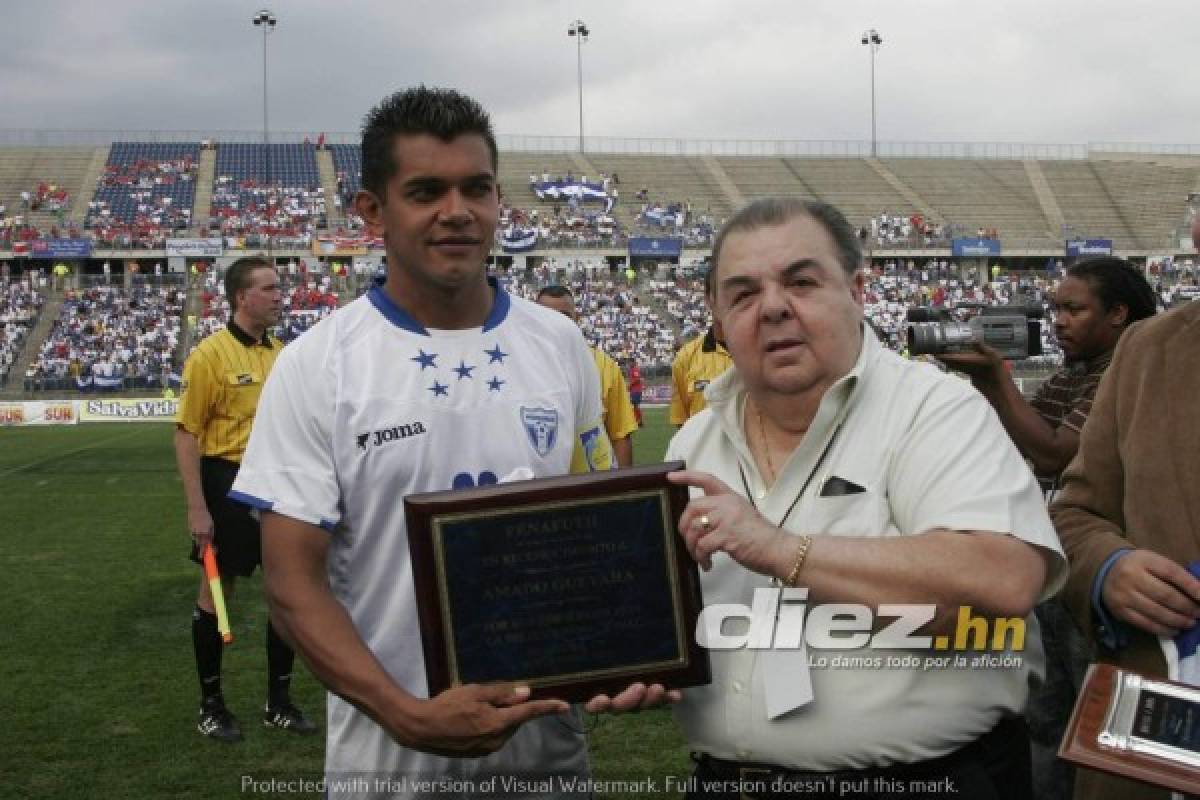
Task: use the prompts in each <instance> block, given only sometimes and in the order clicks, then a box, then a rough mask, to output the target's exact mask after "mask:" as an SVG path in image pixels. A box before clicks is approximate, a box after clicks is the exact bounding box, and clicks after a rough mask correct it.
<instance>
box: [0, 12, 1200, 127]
mask: <svg viewBox="0 0 1200 800" xmlns="http://www.w3.org/2000/svg"><path fill="white" fill-rule="evenodd" d="M276 5H277V6H278V7H277V8H276V9H275V10H276V15H277V17H278V18H279V25H278V28H277V30H276V32H275V33H274V34H272V35H271V36H270V37H268V40H267V52H268V70H269V94H270V106H269V108H270V124H271V127H272V128H273V129H274V130H277V131H314V132H315V131H322V130H324V131H354V130H357V128H358V125H359V122H360V120H361V118H362V116H363V114H364V113H365V112H366V111H367V110H368V109H369V108H370V107H371V106H372V105H374V104H375V103H376V102H377V101H378V100H379V99H380V98H382V97H383V96H385V95H386V94H388V93H390V92H392V91H394V90H396V89H398V88H401V87H403V86H409V85H413V84H416V83H422V82H423V83H427V84H430V85H443V86H455V87H457V88H460V89H462V90H464V91H466V92H468V93H469V94H472V95H473V96H475V97H477V98H478V99H479V100H480V101H481V102H483V103H484V105H485V106H486V107H488V108H489V109H490V110H491V112H492V114H493V117H494V120H495V122H496V126H497V129H498V130H499V131H501V132H503V133H511V134H528V135H547V136H563V137H570V136H574V135H576V134H577V132H578V93H577V92H578V83H577V61H576V40H575V39H574V38H572V37H569V36H567V25H568V24H569V22H570V21H571V20H572V19H574V18H576V17H577V16H580V15H582V16H583V17H584V19H585V21H586V23H587V25H588V27H589V28H590V30H591V36H590V39H589V41H588V42H587V43H586V44H584V45H583V46H582V55H583V87H584V117H585V120H584V121H585V128H586V130H587V132H588V133H589V134H590V135H596V136H612V137H660V138H670V139H678V138H689V139H728V138H738V139H817V140H823V139H833V140H845V139H859V140H861V139H866V138H869V136H870V56H869V53H868V50H867V49H866V48H864V47H862V46H861V44H860V43H859V37H860V35H861V33H862V32H863V31H864V30H865V29H867V28H870V27H874V28H876V29H878V30H879V31H880V32H881V33H882V34H883V37H884V44H883V47H882V48H881V49H880V50H879V53H878V56H877V60H876V73H875V79H876V106H877V116H878V127H879V137H880V138H881V139H884V140H907V141H948V140H951V141H1034V142H1068V143H1083V142H1087V141H1095V140H1112V139H1122V140H1142V141H1166V142H1171V141H1187V140H1189V139H1192V138H1194V135H1195V130H1197V128H1198V126H1197V124H1196V122H1197V121H1196V114H1195V112H1194V110H1193V109H1194V108H1195V106H1196V103H1195V100H1194V97H1193V96H1192V95H1193V90H1192V86H1191V85H1190V83H1191V82H1192V79H1191V78H1190V76H1191V74H1192V73H1193V72H1194V70H1193V69H1192V65H1191V63H1190V62H1191V55H1190V54H1191V51H1192V50H1193V49H1194V48H1191V47H1189V46H1188V44H1187V43H1186V42H1183V41H1181V40H1180V38H1179V36H1178V33H1177V32H1178V31H1180V30H1190V29H1192V28H1193V27H1194V26H1189V25H1188V22H1193V23H1194V22H1195V21H1196V19H1197V17H1198V16H1200V10H1197V9H1198V8H1200V7H1198V6H1197V5H1196V4H1195V3H1184V2H1182V0H1158V1H1157V2H1147V3H1141V4H1132V3H1116V2H1112V1H1111V0H1100V1H1099V2H1092V3H1087V2H1084V1H1083V0H1057V1H1056V2H1055V3H1052V4H1051V3H1045V2H1035V1H1034V0H1009V2H1004V3H990V4H980V3H969V4H968V3H957V2H952V0H914V2H911V3H906V4H894V3H891V4H883V3H879V2H868V0H842V1H841V2H838V1H837V0H808V1H806V2H803V3H797V2H794V1H789V0H746V2H742V3H737V4H734V3H730V2H717V0H697V1H696V2H692V3H683V2H670V1H668V2H659V3H652V4H646V3H642V2H633V0H610V2H606V3H604V4H589V3H583V2H579V0H508V1H507V2H503V3H482V2H477V0H440V1H439V2H434V0H406V2H403V3H397V2H393V1H392V0H387V1H385V0H358V2H351V3H346V4H342V5H337V6H331V5H330V4H328V3H318V2H315V0H295V1H294V2H289V3H287V4H286V5H284V4H279V3H277V4H276ZM258 7H259V4H258V3H257V2H255V3H247V2H242V0H213V1H212V2H208V3H203V4H201V3H186V4H184V3H159V4H147V3H136V2H131V1H130V0H110V2H106V3H99V4H97V3H90V2H83V0H78V1H71V2H68V1H67V0H47V2H43V3H37V4H32V3H28V4H27V3H14V4H9V7H7V8H6V9H5V16H4V26H3V28H2V29H0V70H3V73H2V74H5V75H6V76H9V77H8V78H6V92H5V114H4V122H3V125H4V126H5V127H15V128H55V129H57V128H70V129H144V130H194V131H202V130H204V131H213V130H243V131H247V132H254V131H257V130H261V127H262V34H261V30H260V29H258V28H255V27H253V26H252V25H251V23H250V18H251V16H252V15H253V14H254V12H255V11H256V10H257V8H258Z"/></svg>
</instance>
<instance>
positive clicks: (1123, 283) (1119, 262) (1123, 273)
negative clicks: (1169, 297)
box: [1067, 256, 1158, 325]
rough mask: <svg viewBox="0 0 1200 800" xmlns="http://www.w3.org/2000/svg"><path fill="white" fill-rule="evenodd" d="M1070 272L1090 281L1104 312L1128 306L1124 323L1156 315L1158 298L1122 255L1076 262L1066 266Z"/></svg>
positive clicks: (1139, 273)
mask: <svg viewBox="0 0 1200 800" xmlns="http://www.w3.org/2000/svg"><path fill="white" fill-rule="evenodd" d="M1067 275H1068V276H1069V277H1072V278H1079V279H1081V280H1084V281H1087V283H1088V286H1090V287H1091V289H1092V291H1093V292H1094V293H1095V294H1096V297H1097V298H1099V299H1100V304H1101V305H1102V306H1104V310H1105V311H1112V310H1113V309H1114V308H1116V307H1117V306H1125V307H1126V308H1127V309H1129V313H1128V314H1127V315H1126V318H1125V324H1126V325H1132V324H1133V323H1135V322H1137V321H1138V320H1139V319H1146V317H1152V316H1154V312H1155V310H1157V307H1158V298H1157V297H1155V295H1154V289H1152V288H1151V287H1150V284H1149V282H1147V280H1146V278H1145V277H1144V276H1143V275H1142V273H1141V272H1139V271H1138V269H1137V268H1136V267H1135V266H1133V264H1130V263H1129V262H1128V261H1126V260H1125V259H1123V258H1117V257H1115V256H1096V257H1094V258H1084V259H1081V260H1079V261H1076V262H1075V263H1074V264H1072V265H1071V266H1069V267H1067Z"/></svg>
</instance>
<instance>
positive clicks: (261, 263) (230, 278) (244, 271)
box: [225, 256, 275, 312]
mask: <svg viewBox="0 0 1200 800" xmlns="http://www.w3.org/2000/svg"><path fill="white" fill-rule="evenodd" d="M263 267H266V268H267V269H275V265H273V264H272V263H271V262H270V261H268V260H267V259H266V257H265V256H243V257H242V258H239V259H238V260H237V261H235V262H233V263H232V264H230V265H229V267H228V268H226V270H225V298H226V299H227V300H229V310H230V311H231V312H233V311H237V293H238V291H239V290H241V289H249V288H250V274H251V273H253V272H254V270H256V269H261V268H263Z"/></svg>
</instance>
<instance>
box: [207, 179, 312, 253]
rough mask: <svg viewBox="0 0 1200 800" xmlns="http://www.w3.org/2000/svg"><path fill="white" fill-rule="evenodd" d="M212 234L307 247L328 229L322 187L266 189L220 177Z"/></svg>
mask: <svg viewBox="0 0 1200 800" xmlns="http://www.w3.org/2000/svg"><path fill="white" fill-rule="evenodd" d="M211 213H212V216H211V218H210V219H209V224H208V227H209V230H210V231H219V232H220V233H221V235H223V236H226V237H235V238H236V237H245V236H250V235H259V236H277V237H284V238H288V239H294V240H298V241H302V242H303V244H304V246H307V245H308V244H309V243H310V242H311V241H312V236H313V234H315V233H316V231H317V229H318V228H324V227H326V225H327V221H326V207H325V190H324V189H323V188H321V187H315V188H314V187H303V186H264V185H261V184H259V183H258V182H256V181H255V180H253V179H245V180H241V181H238V180H235V179H234V178H232V177H230V176H228V175H221V176H219V177H217V178H216V180H215V181H213V195H212V212H211Z"/></svg>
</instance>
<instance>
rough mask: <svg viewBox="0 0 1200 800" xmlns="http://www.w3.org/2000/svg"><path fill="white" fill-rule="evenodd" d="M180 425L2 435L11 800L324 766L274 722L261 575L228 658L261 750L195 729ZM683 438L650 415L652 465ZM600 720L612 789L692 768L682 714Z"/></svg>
mask: <svg viewBox="0 0 1200 800" xmlns="http://www.w3.org/2000/svg"><path fill="white" fill-rule="evenodd" d="M171 430H172V429H171V426H169V425H162V424H119V423H109V424H91V425H79V426H73V427H61V428H0V520H3V525H2V526H0V530H3V534H2V537H0V539H2V541H0V554H2V555H0V566H2V567H3V571H4V578H3V587H4V588H3V592H2V594H0V597H2V600H3V602H2V603H0V643H2V647H0V652H2V653H3V657H2V661H0V663H2V664H3V670H2V671H0V675H3V678H4V682H5V685H4V686H3V688H2V689H0V697H3V700H0V798H9V797H12V798H31V799H32V798H55V799H56V800H57V799H58V798H64V797H75V798H91V797H94V798H141V797H147V798H157V797H178V798H228V797H232V796H237V795H240V794H242V785H243V784H242V781H243V778H244V777H245V776H250V777H254V778H259V779H262V778H270V777H276V778H297V777H302V776H304V777H312V778H314V779H315V778H317V777H319V775H320V773H321V769H322V762H323V744H324V737H323V735H318V736H315V737H309V738H301V737H297V736H294V735H291V734H287V733H284V732H280V731H275V730H267V729H264V728H262V727H261V726H260V724H259V722H258V719H259V714H260V712H261V707H262V702H263V697H264V693H265V681H266V677H265V675H266V672H265V664H264V661H265V653H264V646H263V637H264V622H265V607H264V605H263V601H262V587H261V582H260V579H259V578H258V577H257V576H256V577H254V578H252V579H250V580H248V581H243V582H241V584H239V586H238V595H237V597H236V599H235V601H234V602H233V604H232V605H233V610H232V612H231V617H232V619H233V629H234V637H235V641H234V644H233V645H232V646H231V647H229V648H228V649H227V650H226V653H225V661H224V688H225V695H226V698H227V700H228V703H229V706H230V709H231V710H232V711H233V712H234V713H235V714H236V715H238V717H239V720H240V721H241V723H242V728H243V730H244V732H245V733H246V740H245V741H244V742H242V743H240V744H237V745H223V744H220V743H217V742H214V741H210V740H207V739H203V738H202V737H201V736H200V735H199V734H198V733H197V732H196V730H195V722H196V708H197V702H198V690H197V682H196V675H195V666H194V662H193V659H192V654H191V653H192V644H191V617H190V610H191V608H192V603H193V600H194V597H195V592H196V586H197V577H198V574H199V573H198V570H197V568H196V567H195V566H194V565H192V564H191V563H190V562H189V561H187V559H186V557H185V556H186V552H187V548H188V538H187V536H186V531H185V527H186V526H185V522H184V507H183V499H182V492H181V488H180V484H179V480H178V477H177V475H176V472H175V463H174V455H173V451H172V448H171ZM669 437H670V426H668V425H667V423H666V410H665V409H647V411H646V427H645V428H643V429H642V430H641V431H640V432H639V433H638V434H636V435H635V438H634V447H635V454H636V456H637V461H638V463H652V462H655V461H659V460H661V456H662V454H663V452H664V450H665V448H666V443H667V440H668V438H669ZM293 696H294V698H295V700H296V702H297V703H298V704H299V705H300V706H301V707H303V708H304V709H305V710H307V711H309V712H311V713H312V714H313V715H314V716H316V717H318V718H319V719H320V721H321V722H322V723H323V722H324V692H323V690H322V689H321V687H320V686H319V685H318V684H317V682H316V681H315V680H314V679H313V678H312V676H311V675H309V674H308V672H307V670H305V669H304V668H303V667H302V666H298V669H297V674H296V676H295V679H294V686H293ZM589 726H590V727H591V729H592V733H591V735H590V740H591V747H592V759H593V764H594V768H595V777H596V778H597V779H599V780H636V779H639V778H646V777H650V778H655V779H657V780H658V781H659V786H660V787H661V786H662V779H663V777H664V776H666V775H675V776H683V775H686V774H687V773H688V772H689V771H690V770H689V767H690V764H689V762H688V758H687V753H686V748H685V746H684V744H683V741H682V739H681V738H680V736H679V734H678V732H677V730H676V728H675V725H674V722H673V721H672V719H671V716H670V713H669V712H666V711H652V712H646V713H642V714H631V715H625V716H604V717H598V718H592V719H590V720H589ZM293 796H299V797H315V796H317V795H315V794H313V795H304V794H299V795H293ZM611 796H626V795H611ZM654 796H656V797H663V796H664V794H661V793H660V794H656V795H654ZM665 796H670V795H665Z"/></svg>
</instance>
